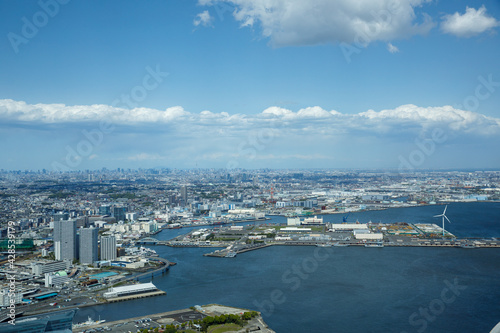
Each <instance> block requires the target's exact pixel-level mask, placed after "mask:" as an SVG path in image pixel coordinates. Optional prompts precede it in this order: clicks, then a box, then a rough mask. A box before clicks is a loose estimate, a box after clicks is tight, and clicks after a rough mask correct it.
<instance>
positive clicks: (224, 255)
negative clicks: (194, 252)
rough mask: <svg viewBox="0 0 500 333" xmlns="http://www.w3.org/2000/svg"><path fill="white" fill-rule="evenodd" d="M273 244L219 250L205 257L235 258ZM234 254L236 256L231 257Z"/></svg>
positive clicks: (206, 254)
mask: <svg viewBox="0 0 500 333" xmlns="http://www.w3.org/2000/svg"><path fill="white" fill-rule="evenodd" d="M271 245H272V244H259V245H247V246H244V247H240V248H232V249H224V250H219V251H215V252H211V253H205V254H204V256H205V257H216V258H228V257H230V258H232V257H235V256H236V255H237V254H240V253H244V252H248V251H254V250H259V249H263V248H265V247H268V246H271ZM231 253H233V254H234V255H230V254H231Z"/></svg>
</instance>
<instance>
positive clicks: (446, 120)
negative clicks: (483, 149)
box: [0, 99, 500, 135]
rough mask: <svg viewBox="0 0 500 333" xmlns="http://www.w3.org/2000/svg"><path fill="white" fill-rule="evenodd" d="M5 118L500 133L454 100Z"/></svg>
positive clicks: (53, 107)
mask: <svg viewBox="0 0 500 333" xmlns="http://www.w3.org/2000/svg"><path fill="white" fill-rule="evenodd" d="M0 119H1V120H2V122H3V123H9V122H16V123H21V124H31V125H40V126H43V125H44V124H45V125H48V124H60V125H64V124H77V125H78V124H84V123H92V122H99V121H106V122H110V123H113V124H117V125H124V126H133V127H136V128H137V129H140V128H141V125H144V126H147V127H148V128H151V127H155V126H157V127H162V126H165V125H168V126H169V128H170V129H174V130H175V129H176V128H177V129H179V130H184V129H185V128H198V129H203V131H208V132H211V131H213V132H217V133H221V132H237V131H248V130H253V129H258V128H262V127H269V128H281V129H283V130H303V131H305V130H308V129H315V130H320V131H321V130H327V129H332V128H336V129H339V130H342V131H343V132H346V131H351V132H352V131H360V130H363V131H367V132H370V133H381V134H383V133H389V132H398V131H401V128H402V126H404V128H406V129H409V128H414V129H416V130H426V129H427V128H430V127H433V126H441V127H445V128H448V129H449V130H452V131H457V132H461V133H475V134H479V135H496V134H499V133H500V119H497V118H492V117H488V116H485V115H482V114H480V113H476V112H471V111H465V110H459V109H455V108H453V107H451V106H439V107H420V106H416V105H413V104H407V105H401V106H399V107H397V108H395V109H388V110H380V111H374V110H367V111H363V112H359V113H356V114H343V113H341V112H339V111H336V110H325V109H323V108H321V107H319V106H314V107H307V108H303V109H300V110H298V111H295V112H294V111H292V110H289V109H286V108H282V107H279V106H271V107H269V108H267V109H265V110H263V111H262V112H260V113H257V114H253V115H246V114H229V113H226V112H221V113H214V112H211V111H202V112H200V113H192V112H188V111H186V110H185V109H184V108H183V107H182V106H173V107H169V108H167V109H165V110H156V109H151V108H134V109H130V110H129V109H123V108H117V107H113V106H109V105H73V106H67V105H64V104H27V103H25V102H22V101H14V100H10V99H4V100H0Z"/></svg>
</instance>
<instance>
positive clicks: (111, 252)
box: [101, 236, 116, 260]
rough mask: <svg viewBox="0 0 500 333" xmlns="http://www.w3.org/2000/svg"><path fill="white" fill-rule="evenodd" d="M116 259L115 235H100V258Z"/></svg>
mask: <svg viewBox="0 0 500 333" xmlns="http://www.w3.org/2000/svg"><path fill="white" fill-rule="evenodd" d="M115 259H116V238H115V236H105V237H101V260H115Z"/></svg>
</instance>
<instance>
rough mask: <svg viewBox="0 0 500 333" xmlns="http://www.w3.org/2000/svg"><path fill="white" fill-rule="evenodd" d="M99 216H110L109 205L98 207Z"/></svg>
mask: <svg viewBox="0 0 500 333" xmlns="http://www.w3.org/2000/svg"><path fill="white" fill-rule="evenodd" d="M99 215H111V206H109V205H102V206H99Z"/></svg>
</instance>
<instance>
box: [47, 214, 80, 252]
mask: <svg viewBox="0 0 500 333" xmlns="http://www.w3.org/2000/svg"><path fill="white" fill-rule="evenodd" d="M53 237H54V253H55V256H56V260H70V261H73V260H74V259H77V253H76V220H68V221H54V236H53Z"/></svg>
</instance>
